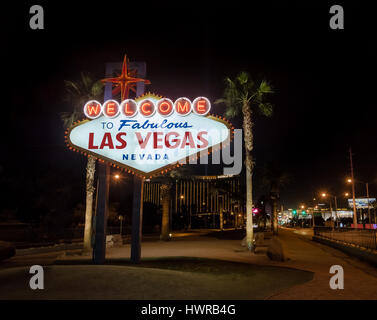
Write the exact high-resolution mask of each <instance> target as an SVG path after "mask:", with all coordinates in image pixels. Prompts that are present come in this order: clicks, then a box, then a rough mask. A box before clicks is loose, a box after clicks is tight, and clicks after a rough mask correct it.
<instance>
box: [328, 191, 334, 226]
mask: <svg viewBox="0 0 377 320" xmlns="http://www.w3.org/2000/svg"><path fill="white" fill-rule="evenodd" d="M329 201H330V212H331V217H330V219H331V225H332V229H333V230H334V225H335V223H334V221H333V220H332V202H331V197H329Z"/></svg>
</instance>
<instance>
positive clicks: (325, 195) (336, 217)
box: [321, 192, 339, 230]
mask: <svg viewBox="0 0 377 320" xmlns="http://www.w3.org/2000/svg"><path fill="white" fill-rule="evenodd" d="M321 195H322V198H326V197H327V196H328V195H329V196H331V197H334V203H335V221H336V224H337V226H339V221H338V203H337V201H336V196H334V195H332V194H329V193H325V192H323V193H322V194H321ZM329 202H330V211H331V220H332V204H331V199H329ZM332 228H333V230H334V228H335V223H334V224H333V225H332Z"/></svg>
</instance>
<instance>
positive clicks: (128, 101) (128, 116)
mask: <svg viewBox="0 0 377 320" xmlns="http://www.w3.org/2000/svg"><path fill="white" fill-rule="evenodd" d="M130 102H133V103H134V104H135V106H136V111H135V113H134V114H133V115H132V116H130V115H128V114H125V113H124V112H123V109H124V108H123V105H124V104H126V103H130ZM119 108H120V113H121V114H122V116H125V117H126V118H133V117H135V116H136V115H137V113H138V112H139V106H138V103H137V102H136V101H135V100H133V99H126V100H123V101H122V103H121V104H120V106H119Z"/></svg>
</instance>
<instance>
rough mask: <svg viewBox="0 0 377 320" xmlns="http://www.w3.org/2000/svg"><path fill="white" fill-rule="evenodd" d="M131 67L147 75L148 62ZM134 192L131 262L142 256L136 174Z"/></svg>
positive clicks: (140, 204) (141, 183)
mask: <svg viewBox="0 0 377 320" xmlns="http://www.w3.org/2000/svg"><path fill="white" fill-rule="evenodd" d="M131 67H133V68H135V69H136V70H137V75H138V77H141V78H144V77H145V76H146V64H145V63H144V62H140V63H131ZM144 87H145V85H144V83H143V82H139V83H137V84H136V95H137V96H141V95H142V94H143V93H144ZM133 183H134V194H133V201H132V232H131V262H132V263H140V258H141V238H142V229H143V189H144V179H143V178H142V177H138V176H136V175H134V179H133Z"/></svg>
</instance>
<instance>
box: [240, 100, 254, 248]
mask: <svg viewBox="0 0 377 320" xmlns="http://www.w3.org/2000/svg"><path fill="white" fill-rule="evenodd" d="M242 113H243V132H244V143H245V149H246V161H245V165H246V245H247V249H248V250H249V251H253V250H254V243H253V184H252V177H253V166H254V163H253V158H252V154H251V152H252V150H253V130H252V129H253V122H252V116H251V110H250V108H249V105H248V104H247V103H244V105H243V107H242Z"/></svg>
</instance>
